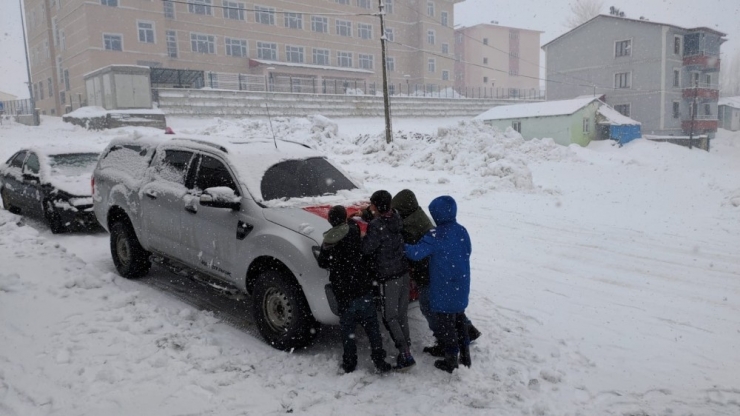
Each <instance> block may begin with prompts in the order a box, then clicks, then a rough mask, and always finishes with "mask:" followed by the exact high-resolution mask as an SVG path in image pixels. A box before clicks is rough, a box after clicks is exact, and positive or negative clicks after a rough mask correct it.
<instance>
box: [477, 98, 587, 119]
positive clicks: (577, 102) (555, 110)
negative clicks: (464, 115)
mask: <svg viewBox="0 0 740 416" xmlns="http://www.w3.org/2000/svg"><path fill="white" fill-rule="evenodd" d="M593 101H598V98H597V97H587V98H575V99H572V100H560V101H545V102H541V103H531V104H516V105H502V106H498V107H493V108H492V109H490V110H488V111H486V112H485V113H483V114H479V115H478V116H476V117H475V119H476V120H506V119H512V118H531V117H551V116H562V115H571V114H573V113H575V112H576V111H578V110H580V109H581V108H583V107H585V106H587V105H588V104H591V103H592V102H593Z"/></svg>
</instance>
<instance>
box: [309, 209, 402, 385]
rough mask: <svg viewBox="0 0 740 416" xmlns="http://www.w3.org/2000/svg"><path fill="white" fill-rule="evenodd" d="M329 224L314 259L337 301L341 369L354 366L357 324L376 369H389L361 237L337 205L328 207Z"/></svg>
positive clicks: (349, 370) (355, 363)
mask: <svg viewBox="0 0 740 416" xmlns="http://www.w3.org/2000/svg"><path fill="white" fill-rule="evenodd" d="M329 223H330V224H331V225H332V228H331V229H330V230H329V231H327V232H325V233H324V241H323V243H322V244H321V251H320V252H319V257H318V262H319V267H321V268H324V269H328V270H329V281H330V283H331V286H332V290H333V291H334V296H335V297H336V300H337V303H338V305H339V324H340V326H341V332H342V346H343V348H344V354H343V356H342V365H341V367H342V369H343V370H344V371H345V372H346V373H351V372H353V371H354V370H355V368H356V367H357V343H356V341H355V338H356V337H355V330H356V329H357V324H360V326H362V328H363V329H364V330H365V333H366V334H367V337H368V339H369V340H370V349H371V357H372V360H373V363H374V364H375V368H376V369H377V371H378V372H381V373H384V372H387V371H389V370H390V369H391V365H390V364H388V363H387V362H385V350H384V349H383V339H382V337H381V335H380V327H379V325H378V317H377V314H376V311H375V304H374V303H373V299H372V293H373V282H372V281H371V280H370V277H369V275H368V273H367V270H364V268H363V267H362V253H361V245H362V240H361V237H360V228H359V227H358V226H357V224H356V223H355V222H354V221H347V211H346V209H345V208H344V207H343V206H341V205H337V206H334V207H332V208H331V210H329Z"/></svg>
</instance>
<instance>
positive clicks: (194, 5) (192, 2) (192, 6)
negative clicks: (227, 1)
mask: <svg viewBox="0 0 740 416" xmlns="http://www.w3.org/2000/svg"><path fill="white" fill-rule="evenodd" d="M211 4H213V3H211V0H188V11H189V12H190V13H193V14H206V15H210V14H211Z"/></svg>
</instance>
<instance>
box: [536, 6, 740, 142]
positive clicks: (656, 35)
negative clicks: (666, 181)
mask: <svg viewBox="0 0 740 416" xmlns="http://www.w3.org/2000/svg"><path fill="white" fill-rule="evenodd" d="M725 41H726V38H725V34H724V33H722V32H719V31H717V30H714V29H710V28H707V27H696V28H684V27H680V26H676V25H671V24H665V23H658V22H652V21H649V20H637V19H629V18H624V17H616V16H610V15H599V16H596V17H594V18H593V19H591V20H589V21H588V22H586V23H584V24H582V25H580V26H578V27H576V28H575V29H573V30H571V31H569V32H567V33H565V34H563V35H561V36H560V37H558V38H556V39H554V40H552V41H550V42H549V43H547V44H545V45H544V46H543V47H542V48H543V49H544V51H545V56H546V57H545V61H546V64H545V66H546V70H547V99H548V100H561V99H568V98H573V97H577V96H581V95H586V94H594V95H597V96H602V95H603V96H604V97H605V101H606V102H607V103H608V104H610V105H611V106H612V107H614V108H615V109H616V110H617V111H619V112H621V113H622V114H624V115H626V116H628V117H631V118H633V119H635V120H637V121H639V122H641V123H642V132H643V134H655V135H679V136H680V135H688V134H691V133H693V134H694V135H696V134H709V135H710V136H713V135H714V133H715V132H716V131H717V124H718V122H717V111H718V109H717V100H718V98H719V71H720V67H721V65H720V63H721V61H720V47H721V45H722V43H723V42H725Z"/></svg>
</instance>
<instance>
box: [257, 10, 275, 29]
mask: <svg viewBox="0 0 740 416" xmlns="http://www.w3.org/2000/svg"><path fill="white" fill-rule="evenodd" d="M254 21H255V22H257V23H262V24H263V25H273V26H274V25H275V8H274V7H262V6H254Z"/></svg>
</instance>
